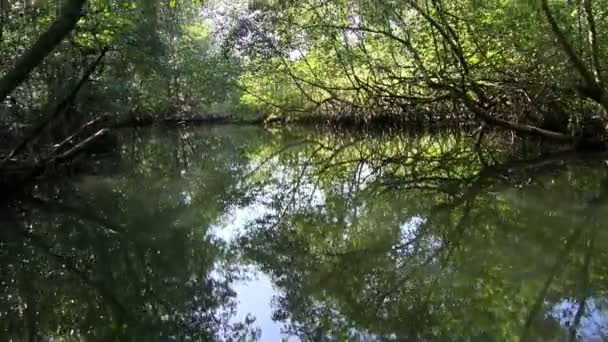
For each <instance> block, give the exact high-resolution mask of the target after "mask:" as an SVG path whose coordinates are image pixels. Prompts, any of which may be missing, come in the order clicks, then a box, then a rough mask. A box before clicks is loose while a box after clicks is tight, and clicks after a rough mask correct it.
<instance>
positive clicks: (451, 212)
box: [0, 127, 608, 341]
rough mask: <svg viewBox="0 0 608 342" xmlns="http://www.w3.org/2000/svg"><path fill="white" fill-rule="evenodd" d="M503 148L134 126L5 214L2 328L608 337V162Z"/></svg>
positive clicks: (115, 334) (369, 337)
mask: <svg viewBox="0 0 608 342" xmlns="http://www.w3.org/2000/svg"><path fill="white" fill-rule="evenodd" d="M493 150H495V151H498V152H494V153H489V152H487V151H478V150H476V149H475V148H473V146H472V143H471V142H470V141H469V140H467V138H461V137H457V136H452V135H447V134H441V135H433V136H416V137H415V136H395V135H392V136H390V135H374V136H369V135H368V136H364V135H353V134H347V133H341V134H328V133H321V132H316V131H312V130H310V131H305V130H304V131H302V130H299V131H288V130H286V131H276V132H270V131H264V130H262V129H260V128H255V127H215V128H197V129H187V130H173V131H169V132H167V131H160V130H155V129H149V130H143V131H125V132H121V134H120V138H119V146H118V147H117V149H116V150H115V151H114V152H112V153H109V154H107V155H103V156H97V157H95V158H94V161H95V162H86V163H84V162H83V163H82V165H75V166H74V168H75V170H74V174H73V176H72V177H66V178H65V179H63V180H57V181H55V182H53V183H52V184H40V185H39V186H38V187H37V188H36V189H35V190H34V192H33V194H32V196H31V197H27V198H24V199H22V200H21V201H20V202H18V203H14V204H13V205H12V206H11V208H9V209H8V210H5V211H2V215H1V216H0V220H1V221H0V226H1V227H2V229H1V230H0V259H1V260H0V340H2V341H8V340H13V341H41V340H51V341H80V340H86V341H122V340H128V341H183V340H194V341H257V340H259V341H281V340H289V341H300V340H302V341H403V340H427V341H446V340H474V341H505V340H515V341H517V340H527V341H538V340H552V341H568V340H585V341H604V340H607V339H608V278H607V277H608V248H606V247H608V224H607V223H606V218H608V167H607V164H606V161H605V160H603V159H601V158H578V157H577V158H573V157H567V158H538V157H534V156H533V154H531V153H528V154H527V155H526V153H525V151H523V150H520V151H518V152H517V153H513V152H508V153H507V152H506V151H502V150H501V149H500V148H496V149H493ZM522 159H528V161H527V162H522V161H521V160H522Z"/></svg>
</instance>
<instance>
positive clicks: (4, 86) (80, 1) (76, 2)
mask: <svg viewBox="0 0 608 342" xmlns="http://www.w3.org/2000/svg"><path fill="white" fill-rule="evenodd" d="M85 3H86V0H69V1H67V3H66V4H65V6H64V7H63V8H62V9H61V16H59V17H58V18H57V19H56V20H55V22H54V23H53V24H52V25H51V26H50V27H49V28H48V30H47V31H46V32H44V33H43V34H42V35H41V36H40V37H39V38H38V40H37V41H36V43H34V45H33V46H32V47H31V48H30V49H29V50H27V51H26V52H25V53H24V54H23V56H21V57H20V58H19V60H18V61H17V63H16V64H15V66H14V67H13V68H12V69H11V70H9V72H8V73H6V75H4V76H3V77H2V78H1V79H0V101H3V100H4V99H5V98H6V97H7V96H8V95H9V94H10V93H11V92H13V90H15V88H17V87H18V86H19V85H20V84H21V83H22V82H23V81H25V80H26V79H27V77H28V75H29V74H30V72H32V70H34V68H35V67H37V66H38V65H40V63H42V61H43V60H44V58H45V57H46V56H48V54H49V53H51V51H53V49H54V48H55V47H56V46H57V45H59V43H61V41H62V40H63V39H64V38H65V37H66V36H67V35H68V34H70V32H71V31H72V30H73V29H74V27H75V26H76V23H78V20H80V17H81V16H82V7H83V6H84V4H85Z"/></svg>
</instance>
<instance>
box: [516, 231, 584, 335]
mask: <svg viewBox="0 0 608 342" xmlns="http://www.w3.org/2000/svg"><path fill="white" fill-rule="evenodd" d="M582 231H583V227H582V225H581V226H578V227H577V228H576V229H575V230H574V232H573V233H572V234H571V235H570V236H569V237H568V239H567V240H566V241H567V243H566V246H564V248H563V249H562V251H561V252H560V253H559V255H558V257H557V258H556V260H555V263H554V264H553V267H551V270H550V271H549V277H547V279H546V280H545V283H544V285H543V287H542V289H541V290H540V292H539V293H538V295H537V296H536V301H535V302H534V304H533V305H532V309H530V312H529V313H528V318H527V319H526V323H525V324H524V328H523V331H522V337H521V340H522V341H528V335H529V333H530V328H531V327H532V323H533V322H534V319H535V318H536V316H537V315H538V313H539V311H540V310H541V308H542V305H543V302H544V300H545V297H547V293H548V292H549V287H550V286H551V284H552V283H553V280H554V279H555V278H556V277H557V276H559V275H560V274H561V271H562V270H563V269H564V268H565V267H566V266H567V265H568V254H569V253H570V251H571V250H572V248H573V247H574V245H575V244H576V242H577V241H578V240H579V238H580V236H581V233H582Z"/></svg>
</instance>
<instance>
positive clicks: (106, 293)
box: [16, 228, 132, 321]
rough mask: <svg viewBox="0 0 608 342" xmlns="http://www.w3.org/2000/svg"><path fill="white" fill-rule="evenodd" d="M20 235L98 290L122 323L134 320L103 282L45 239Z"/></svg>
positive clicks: (26, 234) (29, 233)
mask: <svg viewBox="0 0 608 342" xmlns="http://www.w3.org/2000/svg"><path fill="white" fill-rule="evenodd" d="M16 229H19V228H16ZM18 233H19V234H21V235H22V236H23V237H24V238H25V240H26V241H29V242H30V243H31V245H32V246H33V247H35V248H37V249H38V250H40V251H41V252H43V253H44V254H46V255H48V256H49V257H51V258H52V259H54V260H56V261H57V262H58V264H60V265H64V266H65V268H66V269H67V270H69V271H70V272H71V273H72V274H74V275H75V276H77V277H78V278H79V279H80V280H81V281H82V282H83V283H84V284H85V285H88V286H89V287H91V288H92V289H94V290H96V291H97V293H99V295H100V296H101V297H102V298H104V300H106V301H107V302H108V303H110V305H111V306H112V308H113V309H114V312H115V314H116V315H117V317H118V318H119V320H120V321H131V320H132V317H131V315H130V314H129V313H128V311H127V309H126V308H125V307H124V306H123V305H122V304H121V303H120V301H119V300H118V299H117V298H116V297H115V296H114V294H112V292H111V291H110V290H109V289H107V288H106V287H105V286H104V285H103V284H102V283H101V282H98V281H94V280H92V279H90V278H89V276H88V275H87V273H86V272H85V271H83V270H80V269H79V268H78V267H77V266H76V264H75V263H74V262H73V261H72V260H71V259H70V258H68V257H66V256H64V255H61V254H59V253H55V252H53V248H52V246H50V245H49V244H47V243H46V242H44V240H43V239H41V238H39V237H38V236H36V235H34V234H33V233H31V232H28V231H26V230H24V229H19V232H18Z"/></svg>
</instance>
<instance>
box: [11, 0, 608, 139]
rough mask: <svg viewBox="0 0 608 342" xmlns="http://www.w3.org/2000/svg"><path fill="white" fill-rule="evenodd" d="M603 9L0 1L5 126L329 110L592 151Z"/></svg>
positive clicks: (568, 4)
mask: <svg viewBox="0 0 608 342" xmlns="http://www.w3.org/2000/svg"><path fill="white" fill-rule="evenodd" d="M606 5H607V4H606V3H604V2H603V0H595V1H594V0H577V1H548V0H542V1H533V2H529V1H502V0H492V1H483V2H479V1H448V0H444V1H436V0H424V1H418V0H407V1H389V2H381V3H377V2H365V1H315V0H307V1H236V2H234V1H220V0H216V1H207V2H201V1H192V0H186V1H173V0H171V1H110V0H108V1H105V0H104V1H99V0H98V1H84V0H80V1H75V0H74V1H59V2H54V1H42V0H37V1H36V0H31V1H8V0H4V1H3V2H2V10H1V12H2V16H1V17H2V22H1V25H0V44H1V46H2V49H1V51H2V52H1V53H2V56H1V59H2V61H3V63H2V66H1V71H2V75H3V77H2V79H1V82H0V97H2V98H3V106H2V123H3V126H4V129H5V130H7V129H8V130H10V131H11V132H13V133H15V132H18V131H19V130H20V128H21V129H23V128H24V127H23V126H29V125H32V124H33V123H35V122H39V121H41V120H42V121H44V120H45V118H47V119H48V117H49V116H54V115H56V116H58V117H59V116H61V118H62V120H61V121H65V120H67V121H70V123H71V124H70V125H67V126H72V128H74V127H78V124H79V123H80V124H82V123H84V122H88V120H87V119H95V118H99V117H105V116H109V117H111V118H112V119H113V120H116V121H121V122H125V120H128V119H132V120H133V119H137V120H141V119H142V118H147V119H167V118H168V117H174V118H175V117H183V116H184V115H186V116H189V117H190V116H192V115H194V114H197V116H200V115H202V116H207V117H208V116H221V115H224V116H227V115H230V116H236V117H238V118H246V117H249V118H252V117H258V118H265V119H271V120H272V119H281V120H294V119H299V118H301V117H302V116H308V117H309V116H311V115H314V114H319V115H321V116H322V117H323V118H325V119H327V118H330V119H337V118H345V117H346V118H348V119H350V120H354V121H357V122H368V121H370V120H374V119H378V118H384V119H388V120H389V121H395V120H407V121H408V122H415V123H418V124H432V123H437V122H450V123H451V124H458V125H463V124H466V125H471V124H473V125H479V124H484V125H488V126H494V127H499V128H501V129H507V130H512V131H515V132H517V133H520V134H524V135H536V136H542V137H544V138H546V139H550V140H555V141H562V142H567V143H571V144H583V145H598V144H602V143H603V140H604V126H605V119H606V111H607V108H608V95H607V94H606V89H605V87H604V83H605V78H606V75H605V74H606V72H605V69H606V54H607V52H606V51H605V50H606V49H605V48H604V46H605V42H604V41H603V39H605V37H606V34H605V33H606V30H607V29H608V27H607V25H608V24H606V22H607V21H606V20H604V19H605V16H606V13H607V12H606V8H607V6H606ZM59 107H61V108H59ZM58 111H59V112H66V113H67V112H70V113H71V114H69V115H64V114H60V113H55V112H58ZM61 126H62V127H65V126H66V125H64V124H63V125H61ZM67 131H69V129H66V132H64V133H66V134H67ZM36 133H38V132H36Z"/></svg>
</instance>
